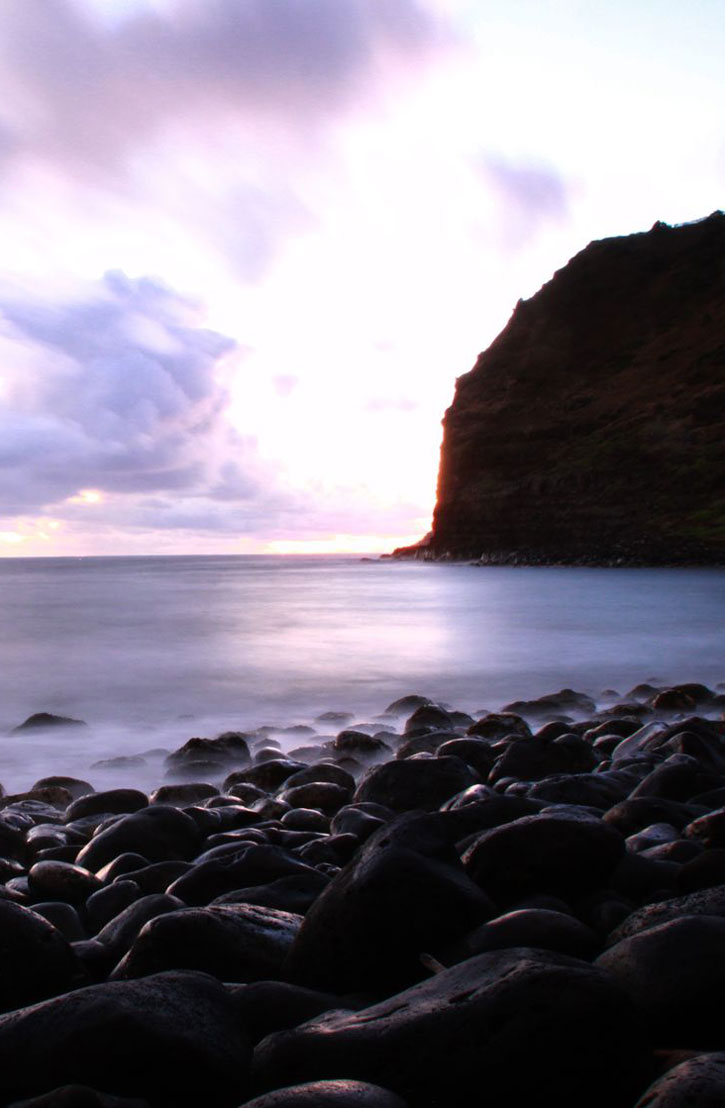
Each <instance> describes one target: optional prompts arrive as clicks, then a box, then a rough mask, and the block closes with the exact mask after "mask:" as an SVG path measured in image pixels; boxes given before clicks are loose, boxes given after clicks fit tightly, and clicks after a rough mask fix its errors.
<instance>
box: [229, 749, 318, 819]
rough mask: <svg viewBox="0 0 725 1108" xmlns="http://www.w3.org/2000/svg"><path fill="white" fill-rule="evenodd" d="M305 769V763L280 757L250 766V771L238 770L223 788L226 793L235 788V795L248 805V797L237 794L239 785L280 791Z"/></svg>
mask: <svg viewBox="0 0 725 1108" xmlns="http://www.w3.org/2000/svg"><path fill="white" fill-rule="evenodd" d="M305 768H306V766H305V764H304V762H295V761H292V759H291V758H284V757H281V756H280V757H277V758H274V759H270V760H269V761H267V762H260V764H259V765H256V766H250V767H249V769H243V770H238V771H237V772H236V773H232V774H230V775H229V777H227V779H226V780H225V782H224V785H223V788H224V791H225V792H229V791H230V790H231V788H234V795H235V796H238V797H240V799H243V800H244V802H245V804H247V803H250V802H249V801H248V800H247V799H246V797H243V796H242V794H241V793H239V792H237V789H236V787H237V786H238V785H256V786H257V788H259V789H263V790H264V792H265V793H268V792H270V791H273V790H274V789H278V788H279V787H280V785H282V784H283V783H284V782H285V781H286V780H287V778H288V777H291V776H292V774H293V773H299V771H300V770H302V769H305ZM251 803H253V802H251ZM251 803H250V807H251Z"/></svg>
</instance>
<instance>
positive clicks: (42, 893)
mask: <svg viewBox="0 0 725 1108" xmlns="http://www.w3.org/2000/svg"><path fill="white" fill-rule="evenodd" d="M28 885H29V887H30V892H31V893H32V895H33V896H34V897H39V898H40V899H42V900H63V901H65V902H66V903H67V904H73V905H74V906H76V907H79V906H80V905H82V904H85V902H86V900H88V897H89V896H92V894H93V893H96V892H98V891H99V889H102V888H103V883H102V882H101V881H99V879H98V878H97V877H96V875H95V873H91V872H90V871H89V870H87V869H83V867H82V866H75V865H72V864H71V863H70V862H36V863H35V865H34V866H31V867H30V870H29V872H28Z"/></svg>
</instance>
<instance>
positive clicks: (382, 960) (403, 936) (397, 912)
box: [285, 817, 495, 995]
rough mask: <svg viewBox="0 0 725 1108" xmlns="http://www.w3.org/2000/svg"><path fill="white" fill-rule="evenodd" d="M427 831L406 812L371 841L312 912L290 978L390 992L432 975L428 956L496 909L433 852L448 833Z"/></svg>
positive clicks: (295, 950) (326, 987)
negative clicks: (425, 967)
mask: <svg viewBox="0 0 725 1108" xmlns="http://www.w3.org/2000/svg"><path fill="white" fill-rule="evenodd" d="M396 831H397V834H398V837H397V839H396ZM426 835H427V832H426V829H425V828H421V825H420V823H419V822H418V821H417V820H416V819H413V820H411V819H410V818H409V817H403V819H402V821H401V820H398V821H396V822H395V824H393V825H391V827H390V828H383V829H382V830H381V831H379V832H377V833H376V834H375V835H373V836H372V838H370V839H369V840H368V842H367V843H366V844H365V846H364V847H363V848H362V849H361V850H360V851H359V852H358V854H357V855H356V857H355V858H354V859H353V861H352V862H350V864H349V865H348V866H346V867H345V869H343V870H342V871H341V872H340V873H339V874H338V875H337V877H336V878H334V879H333V881H332V882H331V883H330V885H328V887H327V888H326V889H325V890H324V892H322V893H321V895H320V896H319V897H318V898H317V900H316V901H315V903H314V904H313V905H312V907H311V908H310V909H309V911H308V913H307V915H306V917H305V921H304V923H303V925H302V928H301V930H300V933H299V936H298V938H297V940H296V942H295V944H294V946H293V948H292V950H291V952H290V956H289V959H288V961H287V964H286V967H285V974H286V976H287V977H288V979H289V980H291V981H294V982H296V983H298V984H301V985H306V986H308V987H311V988H316V989H322V990H325V991H330V992H337V993H340V992H351V991H355V990H359V989H365V990H371V991H375V992H376V993H377V994H378V995H381V994H382V995H389V994H390V993H391V992H394V991H395V990H396V989H399V988H402V987H403V986H405V985H407V984H410V983H411V982H412V981H417V980H420V978H421V977H422V976H423V975H424V970H423V966H422V964H421V961H420V956H421V954H423V953H432V954H436V953H437V952H438V951H440V950H441V949H442V948H443V947H445V946H447V945H448V944H450V943H451V942H453V941H455V940H456V939H457V938H459V937H461V936H462V935H464V934H465V933H466V932H467V931H469V930H471V928H472V927H474V926H476V925H477V924H479V923H482V922H483V921H484V920H486V919H489V918H490V917H491V916H492V915H494V914H495V909H494V908H493V905H492V904H491V902H490V901H489V899H488V898H487V897H486V896H485V895H484V894H483V893H482V892H481V890H480V889H478V888H477V887H476V886H475V885H474V884H473V883H472V882H471V881H470V880H469V879H468V878H467V877H466V875H465V874H464V873H463V872H462V870H461V869H460V868H459V867H458V866H457V864H455V863H453V862H451V863H448V862H443V861H441V860H439V858H436V857H434V856H433V857H431V856H426V853H427V852H428V851H433V852H439V851H440V852H443V851H445V847H444V845H443V843H442V840H441V839H440V837H439V838H438V839H436V838H435V837H433V836H432V837H430V838H427V837H426ZM416 845H417V847H418V849H416Z"/></svg>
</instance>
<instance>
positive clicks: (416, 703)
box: [385, 693, 433, 716]
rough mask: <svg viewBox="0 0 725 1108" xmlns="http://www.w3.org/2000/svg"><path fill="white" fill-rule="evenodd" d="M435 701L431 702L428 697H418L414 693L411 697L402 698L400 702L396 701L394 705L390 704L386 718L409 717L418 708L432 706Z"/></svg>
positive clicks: (386, 711) (386, 710)
mask: <svg viewBox="0 0 725 1108" xmlns="http://www.w3.org/2000/svg"><path fill="white" fill-rule="evenodd" d="M432 703H433V701H432V700H429V699H428V697H427V696H418V695H417V693H414V694H413V695H411V696H401V697H400V698H399V699H398V700H394V701H393V703H392V704H388V706H387V708H386V709H385V715H386V716H408V715H410V713H411V712H414V711H415V710H416V708H421V707H423V706H424V705H426V704H432Z"/></svg>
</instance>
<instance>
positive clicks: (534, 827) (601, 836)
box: [463, 812, 625, 905]
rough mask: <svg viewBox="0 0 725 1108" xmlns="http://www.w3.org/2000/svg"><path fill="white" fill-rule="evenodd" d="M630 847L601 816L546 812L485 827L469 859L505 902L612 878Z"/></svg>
mask: <svg viewBox="0 0 725 1108" xmlns="http://www.w3.org/2000/svg"><path fill="white" fill-rule="evenodd" d="M624 850H625V847H624V840H623V838H622V836H621V835H620V834H619V833H618V832H617V831H615V830H614V829H613V828H611V827H608V826H607V825H606V824H605V823H603V822H602V821H601V820H597V819H591V818H574V817H571V816H566V815H549V814H548V813H546V812H544V813H542V814H541V815H536V816H524V817H523V818H522V819H519V820H516V821H515V822H514V823H510V824H507V825H504V826H503V827H497V828H494V829H493V830H491V831H485V832H483V834H481V835H479V836H478V838H477V839H476V840H475V841H474V842H473V843H472V844H471V845H470V846H469V847H468V849H467V850H466V852H465V854H464V855H463V864H464V867H465V869H466V871H467V873H468V874H469V875H470V877H471V878H472V879H473V880H474V881H475V882H476V884H478V885H479V886H480V887H481V888H482V889H484V890H485V891H486V892H487V893H488V895H489V896H491V897H493V899H494V900H495V901H496V902H497V903H499V904H501V905H510V904H514V903H515V902H516V901H517V900H520V899H521V898H522V897H525V896H528V895H530V894H531V893H541V892H545V893H552V894H553V895H555V896H561V897H563V898H564V899H565V900H568V899H569V898H571V897H577V896H582V895H584V894H586V893H587V892H589V891H591V890H593V889H595V888H598V887H599V886H601V885H604V884H606V881H607V878H608V877H609V875H610V874H611V873H612V871H613V870H614V868H615V867H616V865H617V863H618V861H619V860H620V858H621V857H622V856H623V854H624Z"/></svg>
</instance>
